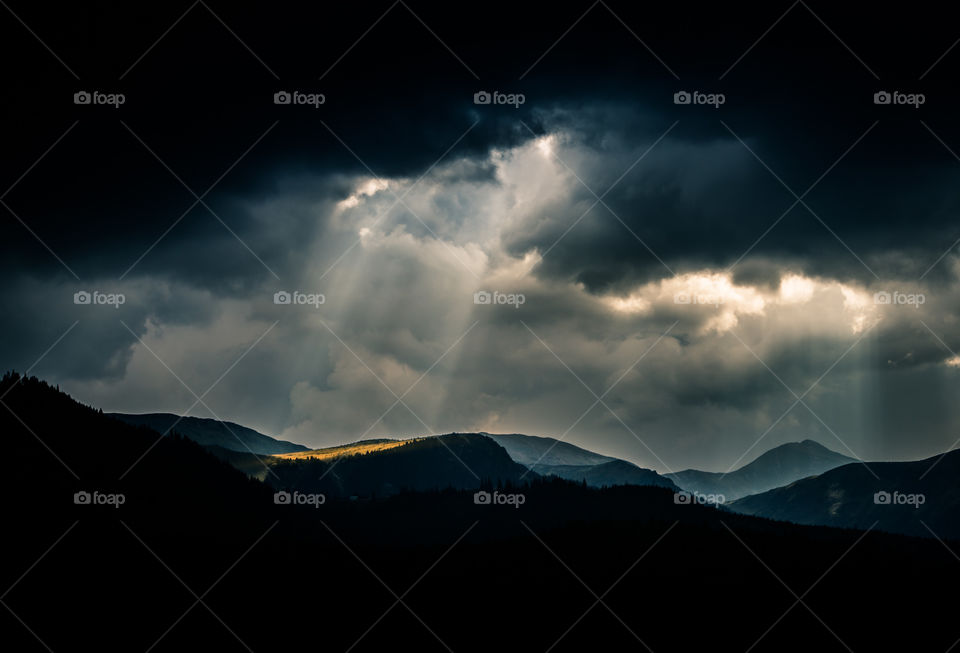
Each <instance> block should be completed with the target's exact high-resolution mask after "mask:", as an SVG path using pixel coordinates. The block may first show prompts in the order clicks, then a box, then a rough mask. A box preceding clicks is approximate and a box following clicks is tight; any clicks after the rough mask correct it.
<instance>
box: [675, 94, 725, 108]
mask: <svg viewBox="0 0 960 653" xmlns="http://www.w3.org/2000/svg"><path fill="white" fill-rule="evenodd" d="M726 101H727V96H726V95H724V94H723V93H702V92H700V91H677V92H676V93H674V94H673V103H674V104H707V105H710V106H712V107H713V108H714V109H719V108H720V105H721V104H724V103H725V102H726Z"/></svg>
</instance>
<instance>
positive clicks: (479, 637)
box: [0, 376, 960, 653]
mask: <svg viewBox="0 0 960 653" xmlns="http://www.w3.org/2000/svg"><path fill="white" fill-rule="evenodd" d="M0 402H2V405H0V446H2V448H3V451H4V454H5V461H6V469H5V472H6V473H5V474H3V475H2V477H0V497H2V505H0V507H2V510H3V513H2V514H3V519H4V533H5V535H6V537H5V538H4V539H5V547H4V548H5V551H4V556H3V564H2V566H0V591H2V592H3V594H2V602H3V606H5V608H4V609H3V610H0V633H2V636H3V642H4V649H5V650H11V651H18V652H19V651H45V650H53V651H58V652H59V651H83V650H97V651H147V650H150V651H158V652H159V651H176V652H178V653H182V651H192V650H197V649H198V647H202V648H209V649H211V650H217V651H251V650H252V651H257V652H260V651H280V652H286V651H293V650H302V649H305V648H309V649H310V650H315V649H317V648H322V650H330V651H346V650H352V651H383V650H393V649H395V648H397V647H398V646H402V648H403V649H404V650H418V651H447V650H452V651H457V652H458V653H459V652H461V651H491V650H504V651H531V650H536V651H545V650H547V649H551V650H553V651H583V650H597V647H598V646H599V647H600V648H602V649H603V650H611V651H612V650H617V651H619V650H647V649H648V647H649V649H650V650H654V651H673V650H711V651H744V650H747V649H748V648H750V647H751V646H753V649H752V650H753V651H790V650H802V651H809V650H818V651H842V650H847V648H846V647H849V648H850V649H852V650H856V651H860V650H911V651H938V652H942V651H945V650H947V649H948V648H949V647H950V646H951V645H952V644H953V643H954V641H955V639H956V637H957V633H956V631H955V625H954V619H953V616H954V612H955V609H954V606H953V604H952V602H951V601H950V600H949V598H948V597H950V596H952V592H953V591H954V588H955V587H956V586H957V583H958V581H960V563H958V562H957V560H956V559H954V557H953V556H952V554H951V553H949V552H948V551H947V550H946V549H945V548H944V546H943V545H942V544H941V543H940V542H937V541H936V540H933V539H919V538H907V537H902V536H894V535H886V534H882V533H877V532H870V533H867V534H866V535H864V533H863V532H860V531H849V530H836V529H829V528H813V527H799V526H790V525H786V524H781V523H776V522H771V521H767V520H763V519H757V518H753V517H746V516H742V515H736V514H732V513H728V512H726V511H723V510H717V509H714V508H708V507H703V506H696V505H677V504H676V503H674V500H673V497H674V494H673V493H672V492H671V491H669V490H666V489H662V488H648V487H630V486H625V487H617V488H612V489H607V490H599V489H594V488H588V487H584V486H583V485H580V484H574V483H570V482H567V481H562V480H553V481H544V480H537V481H535V482H534V483H532V484H530V485H527V486H523V487H520V488H508V487H499V488H497V487H493V486H489V487H488V488H487V489H486V490H485V491H488V492H489V493H490V494H491V495H493V493H494V492H496V493H497V495H495V496H500V497H503V496H507V497H514V498H515V497H516V496H518V495H522V496H523V501H522V502H519V501H516V500H515V499H514V500H513V501H503V502H498V501H497V500H496V499H495V500H493V501H484V502H481V503H475V496H474V491H472V490H466V491H464V490H443V491H430V492H404V493H400V494H397V495H395V496H393V497H390V498H387V499H380V498H376V499H371V500H368V501H350V500H338V499H336V498H331V499H329V500H326V501H325V502H323V503H322V504H320V503H317V502H314V503H313V504H310V503H307V504H300V505H297V504H295V503H283V504H276V503H274V501H275V497H274V491H273V490H272V489H271V488H269V487H267V486H266V485H264V484H262V483H260V482H259V481H256V480H252V479H250V478H248V477H247V476H246V475H245V474H243V473H241V472H239V471H237V470H235V469H233V468H231V467H230V466H229V465H228V464H227V463H225V462H222V461H220V460H218V459H217V458H215V457H214V456H213V455H212V454H211V453H210V452H208V451H206V450H204V449H203V448H202V447H200V446H199V445H197V444H196V443H194V442H191V441H189V440H185V439H181V438H178V437H166V438H161V437H159V435H158V434H157V433H156V432H153V431H149V430H147V429H137V428H134V427H131V426H129V425H125V424H123V423H121V422H118V421H117V420H113V419H110V418H107V417H105V416H103V415H102V414H101V413H99V412H98V411H96V410H94V409H92V408H88V407H85V406H81V405H79V404H77V403H76V402H74V401H73V400H71V399H70V398H69V397H68V396H67V395H65V394H63V393H60V392H58V391H57V390H56V389H54V388H51V387H49V386H46V385H45V384H43V383H42V382H39V381H36V380H26V381H22V382H21V381H20V379H19V378H17V377H14V376H7V377H5V378H4V379H3V381H2V382H0ZM334 471H335V470H334ZM331 473H332V472H331ZM77 493H81V494H80V495H77ZM82 493H89V495H90V496H91V500H90V501H85V500H84V499H83V497H85V496H87V495H85V494H82ZM77 496H79V501H80V503H75V500H76V499H75V497H77ZM121 496H122V497H123V500H122V502H120V501H118V498H119V497H121ZM118 504H119V506H118ZM117 506H118V507H117ZM314 506H315V507H314ZM517 506H519V507H517ZM949 544H951V545H952V544H953V543H949ZM797 596H802V597H803V603H802V604H801V605H798V604H797V603H796V600H797V599H796V597H797ZM598 597H599V598H600V599H602V601H601V602H599V603H598V602H597V599H598ZM945 597H946V598H945ZM878 614H879V615H882V617H883V618H878ZM784 615H785V616H784ZM838 638H839V640H842V642H843V644H841V643H840V641H839V640H838ZM641 642H642V643H641ZM755 643H756V645H755V646H754V644H755ZM551 647H552V648H551Z"/></svg>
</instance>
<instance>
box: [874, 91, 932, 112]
mask: <svg viewBox="0 0 960 653" xmlns="http://www.w3.org/2000/svg"><path fill="white" fill-rule="evenodd" d="M926 101H927V96H926V95H924V94H923V93H901V92H900V91H892V92H891V91H877V92H876V93H874V94H873V103H874V104H897V105H907V106H911V107H913V108H914V109H919V108H920V105H921V104H924V103H925V102H926Z"/></svg>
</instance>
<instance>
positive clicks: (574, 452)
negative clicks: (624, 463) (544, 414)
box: [480, 433, 618, 467]
mask: <svg viewBox="0 0 960 653" xmlns="http://www.w3.org/2000/svg"><path fill="white" fill-rule="evenodd" d="M480 435H485V436H487V437H488V438H490V439H491V440H493V441H494V442H496V443H497V444H499V445H500V446H501V447H503V448H504V449H506V450H507V453H508V454H510V457H511V458H513V459H514V460H515V461H517V462H518V463H520V464H521V465H526V466H528V467H529V466H530V465H533V464H538V465H599V464H600V463H607V462H610V461H613V460H618V459H617V458H613V457H611V456H603V455H601V454H598V453H594V452H592V451H587V450H586V449H581V448H580V447H578V446H576V445H572V444H570V443H569V442H562V441H560V440H557V439H555V438H543V437H538V436H535V435H522V434H519V433H512V434H494V433H481V434H480Z"/></svg>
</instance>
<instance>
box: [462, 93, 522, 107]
mask: <svg viewBox="0 0 960 653" xmlns="http://www.w3.org/2000/svg"><path fill="white" fill-rule="evenodd" d="M526 101H527V97H526V96H525V95H524V94H523V93H501V92H500V91H494V92H492V93H490V92H488V91H477V92H476V93H474V94H473V103H474V104H505V105H508V106H511V107H513V108H514V109H519V108H520V105H521V104H523V103H524V102H526Z"/></svg>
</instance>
